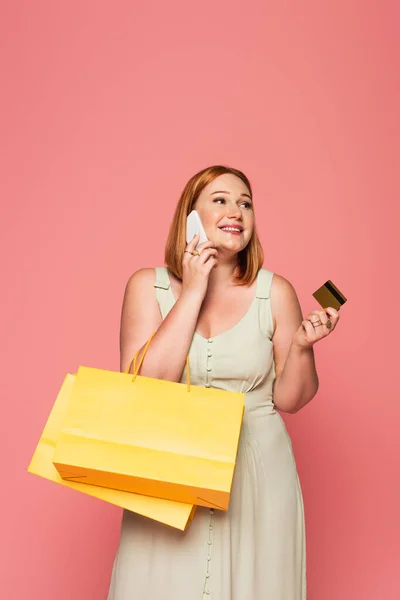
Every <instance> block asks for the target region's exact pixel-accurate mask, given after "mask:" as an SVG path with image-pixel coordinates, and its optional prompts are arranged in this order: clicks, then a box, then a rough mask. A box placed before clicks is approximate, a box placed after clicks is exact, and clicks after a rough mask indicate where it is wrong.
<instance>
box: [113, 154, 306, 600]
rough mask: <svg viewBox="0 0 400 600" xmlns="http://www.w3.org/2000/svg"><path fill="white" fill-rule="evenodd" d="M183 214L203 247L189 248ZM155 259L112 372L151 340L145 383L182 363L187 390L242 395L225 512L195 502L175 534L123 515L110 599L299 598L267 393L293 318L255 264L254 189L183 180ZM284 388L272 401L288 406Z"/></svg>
mask: <svg viewBox="0 0 400 600" xmlns="http://www.w3.org/2000/svg"><path fill="white" fill-rule="evenodd" d="M193 209H195V210H197V212H198V214H199V216H200V218H201V221H202V224H203V227H204V230H205V233H206V235H207V238H208V240H207V241H206V242H202V243H198V242H199V236H195V238H194V239H193V240H191V241H190V242H189V244H187V243H186V231H185V225H186V218H187V215H188V214H189V213H190V212H191V211H192V210H193ZM195 249H197V251H198V252H197V253H195V252H194V250H195ZM165 259H166V264H167V266H165V267H156V268H155V269H141V270H139V271H137V272H136V273H134V274H133V275H132V276H131V278H130V279H129V281H128V284H127V287H126V291H125V297H124V303H123V308H122V317H121V370H124V369H126V367H127V366H128V365H129V363H130V361H131V359H132V356H133V355H134V354H135V352H136V350H138V349H140V354H141V351H142V350H143V347H144V345H145V342H146V341H147V340H148V338H149V337H150V335H151V334H153V333H154V332H155V334H154V337H153V339H152V343H151V344H150V346H149V349H148V351H147V353H146V356H145V359H144V361H143V363H142V367H141V371H140V372H141V374H142V375H145V376H148V377H155V378H159V379H166V380H170V381H177V382H181V383H186V373H185V372H184V366H185V361H186V356H187V355H188V356H189V363H190V371H191V380H192V383H193V385H196V386H204V387H207V388H210V387H215V388H218V389H222V390H228V391H234V392H241V393H244V394H245V395H246V396H245V397H246V401H245V403H246V408H245V414H244V419H243V425H242V430H241V435H240V442H239V448H238V454H237V462H236V467H235V474H234V479H233V484H232V490H231V498H230V505H229V510H227V511H222V510H217V511H214V510H213V509H208V508H204V507H198V508H197V511H196V514H195V517H194V519H193V521H192V523H191V524H190V526H189V528H188V529H187V531H186V532H185V533H182V532H179V531H177V530H173V529H172V528H168V527H166V526H165V525H162V524H160V523H157V522H155V521H150V520H148V519H145V518H144V517H141V516H139V515H137V514H134V513H131V512H128V511H125V512H124V516H123V522H122V529H121V539H120V544H119V547H118V551H117V556H116V559H115V562H114V567H113V571H112V578H111V585H110V591H109V595H108V600H128V599H131V598H135V600H148V599H152V600H153V599H158V598H159V599H161V598H162V599H163V600H177V599H181V598H182V599H185V600H199V599H200V598H203V599H205V598H207V599H210V598H211V599H213V600H242V599H244V598H250V599H252V600H258V599H260V600H261V598H265V599H267V598H271V599H273V600H305V598H306V574H305V532H304V512H303V500H302V493H301V488H300V483H299V478H298V475H297V470H296V463H295V459H294V455H293V450H292V445H291V442H290V438H289V436H288V433H287V431H286V428H285V425H284V422H283V420H282V418H281V416H280V415H279V413H278V412H277V410H276V406H275V398H274V383H275V381H276V375H277V371H279V374H281V372H282V369H283V365H284V363H285V361H286V357H287V356H288V352H289V346H290V343H291V337H292V335H293V333H294V331H295V330H296V328H298V327H299V325H300V323H301V311H300V308H299V305H298V300H297V297H296V294H295V292H294V290H293V288H292V286H291V285H290V284H289V282H287V281H286V280H285V279H284V278H282V277H280V276H279V275H277V274H274V273H272V272H271V271H269V270H267V269H264V268H262V265H263V251H262V248H261V244H260V242H259V239H258V236H257V233H256V219H255V212H254V206H253V199H252V191H251V186H250V182H249V181H248V179H247V177H246V176H245V175H244V174H243V173H241V171H238V170H236V169H231V168H228V167H224V166H214V167H210V168H208V169H204V170H203V171H201V172H200V173H197V174H196V175H194V176H193V177H192V178H191V179H190V180H189V181H188V183H187V184H186V186H185V188H184V190H183V192H182V195H181V198H180V200H179V202H178V206H177V208H176V211H175V215H174V218H173V221H172V225H171V229H170V233H169V238H168V242H167V247H166V254H165ZM273 296H274V297H275V302H276V303H278V304H279V309H277V310H276V311H275V309H274V306H273V302H272V300H273ZM274 313H276V314H274ZM302 360H303V361H305V362H306V361H308V362H309V356H308V357H306V358H304V359H302ZM305 362H303V363H302V365H301V367H302V371H303V372H307V365H306V364H305ZM291 364H293V359H292V360H291ZM298 364H300V362H299V363H298ZM298 381H299V382H300V383H301V381H302V379H301V377H299V379H298ZM300 383H299V385H300ZM293 385H294V386H296V385H297V383H296V382H293ZM286 386H287V383H286ZM285 389H287V388H286V387H282V386H280V398H281V400H280V402H281V404H280V406H284V405H285V406H289V405H288V404H285V402H284V400H285V398H284V395H285V394H284V392H285ZM210 419H213V415H212V414H210Z"/></svg>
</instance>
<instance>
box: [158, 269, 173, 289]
mask: <svg viewBox="0 0 400 600" xmlns="http://www.w3.org/2000/svg"><path fill="white" fill-rule="evenodd" d="M155 271H156V280H155V282H154V287H157V288H162V289H163V290H168V289H169V288H170V287H171V282H170V280H169V277H168V271H167V267H156V268H155Z"/></svg>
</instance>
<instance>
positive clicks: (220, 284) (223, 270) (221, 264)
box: [208, 254, 238, 292]
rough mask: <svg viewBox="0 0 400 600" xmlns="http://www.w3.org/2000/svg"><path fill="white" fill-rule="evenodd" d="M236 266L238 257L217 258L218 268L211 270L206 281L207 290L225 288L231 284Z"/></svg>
mask: <svg viewBox="0 0 400 600" xmlns="http://www.w3.org/2000/svg"><path fill="white" fill-rule="evenodd" d="M237 264H238V256H237V254H235V255H234V256H231V257H226V258H225V257H221V256H220V257H219V259H218V266H217V267H216V268H215V269H212V271H211V273H210V277H209V279H208V290H209V291H210V292H212V291H213V290H215V289H220V288H226V287H228V286H230V285H232V284H233V280H234V272H235V268H236V267H237Z"/></svg>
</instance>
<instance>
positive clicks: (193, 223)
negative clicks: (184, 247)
mask: <svg viewBox="0 0 400 600" xmlns="http://www.w3.org/2000/svg"><path fill="white" fill-rule="evenodd" d="M197 231H198V232H199V233H200V239H199V241H198V243H199V244H201V243H202V242H206V241H207V240H208V238H207V236H206V232H205V231H204V227H203V224H202V222H201V219H200V217H199V213H198V212H197V210H192V212H191V213H190V214H189V215H188V217H187V220H186V243H189V242H191V241H192V239H193V238H194V236H195V235H196V232H197Z"/></svg>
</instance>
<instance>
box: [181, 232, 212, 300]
mask: <svg viewBox="0 0 400 600" xmlns="http://www.w3.org/2000/svg"><path fill="white" fill-rule="evenodd" d="M199 238H200V234H197V235H195V236H194V238H193V239H192V240H191V241H190V242H189V243H188V244H187V246H186V248H185V252H184V254H183V260H182V291H181V293H182V294H183V293H185V292H190V293H193V292H195V293H198V294H199V295H200V296H201V299H202V300H203V299H204V297H205V295H206V293H207V287H208V279H209V277H210V273H211V270H212V269H214V268H215V267H216V266H217V265H218V250H217V249H216V247H215V244H214V242H211V241H210V240H207V241H206V242H202V243H201V244H199V245H198V246H197V248H196V244H197V242H198V241H199ZM195 249H196V250H197V251H198V252H199V253H200V254H199V256H197V255H193V254H190V253H191V252H193V251H194V250H195Z"/></svg>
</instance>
